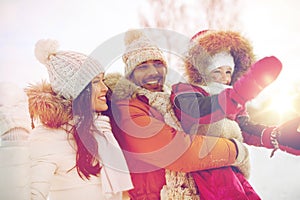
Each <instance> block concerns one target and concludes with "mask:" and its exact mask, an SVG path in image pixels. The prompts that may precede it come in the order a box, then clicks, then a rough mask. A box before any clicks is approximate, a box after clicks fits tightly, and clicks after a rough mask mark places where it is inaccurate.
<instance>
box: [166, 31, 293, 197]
mask: <svg viewBox="0 0 300 200" xmlns="http://www.w3.org/2000/svg"><path fill="white" fill-rule="evenodd" d="M253 63H254V56H253V53H252V47H251V45H250V43H249V41H248V40H247V39H245V38H244V37H242V36H241V35H240V34H239V33H237V32H232V31H203V32H199V33H198V34H196V35H195V36H194V37H193V38H192V44H191V48H190V50H189V54H188V56H187V59H186V63H185V70H186V73H187V75H188V79H189V82H190V83H191V84H182V83H179V84H177V85H175V86H173V91H172V95H171V101H172V103H173V104H174V109H175V113H176V115H177V117H178V118H179V119H180V120H181V124H182V126H183V128H184V129H185V131H186V132H190V133H194V132H198V133H199V134H206V135H214V136H218V137H219V136H221V137H226V138H231V139H235V140H239V141H244V142H247V143H248V144H255V145H257V146H262V145H264V144H260V140H261V138H260V137H259V138H258V136H260V134H261V133H262V132H263V130H264V129H265V128H267V127H266V126H262V125H254V124H251V123H250V122H249V120H248V117H247V116H245V103H246V102H247V101H249V100H251V99H253V98H254V97H255V96H256V95H257V94H258V93H259V92H260V91H261V90H262V89H263V88H264V87H266V86H267V85H269V84H270V83H271V82H272V81H274V80H275V79H276V77H277V76H278V74H279V72H280V70H281V63H280V61H279V60H277V59H276V58H275V57H266V58H263V59H262V60H260V61H258V62H256V63H255V64H253ZM252 64H253V65H252ZM251 65H252V66H251ZM248 68H250V70H248ZM231 85H232V86H231ZM228 88H230V89H228ZM232 88H233V89H234V90H232ZM242 88H243V89H242ZM208 96H211V97H212V98H211V99H209V101H210V102H208V101H207V100H205V99H206V98H207V97H208ZM214 97H215V98H217V99H216V100H215V101H214V100H213V98H214ZM221 98H223V100H222V99H221ZM241 119H243V120H241ZM234 120H236V121H238V122H240V123H239V124H238V123H237V122H236V121H234ZM242 121H243V122H242ZM246 130H247V131H252V133H251V132H250V133H251V134H252V135H250V136H249V135H248V136H246V135H245V131H246ZM266 130H267V131H269V132H270V130H274V127H270V128H269V129H266ZM242 131H244V132H243V134H242ZM255 132H256V133H255ZM257 133H258V134H257ZM267 134H269V135H270V133H266V134H265V135H267ZM254 136H255V137H254ZM298 140H299V139H298ZM262 141H266V140H264V138H262ZM269 143H270V139H269ZM265 146H266V145H265ZM193 177H194V179H195V181H196V183H197V185H198V188H199V193H200V198H201V199H232V198H234V199H260V197H259V196H258V195H257V194H256V192H255V191H254V190H253V188H252V187H251V186H250V184H249V183H248V181H247V180H246V178H248V177H249V160H247V159H246V160H245V162H244V163H242V165H239V166H238V168H236V167H224V168H220V169H215V170H207V171H202V172H195V173H193Z"/></svg>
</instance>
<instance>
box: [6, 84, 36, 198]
mask: <svg viewBox="0 0 300 200" xmlns="http://www.w3.org/2000/svg"><path fill="white" fill-rule="evenodd" d="M0 96H1V98H0V130H1V132H0V136H1V139H0V160H1V162H0V169H1V170H0V177H1V179H2V181H1V187H0V199H24V200H29V199H30V188H29V178H30V177H29V164H30V161H29V149H28V142H27V138H28V136H29V132H30V131H31V127H30V116H29V111H28V99H27V96H26V93H25V92H24V91H23V90H22V89H21V88H19V87H18V86H17V85H15V84H14V83H10V82H1V83H0Z"/></svg>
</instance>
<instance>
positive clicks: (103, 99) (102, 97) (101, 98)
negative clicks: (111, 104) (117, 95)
mask: <svg viewBox="0 0 300 200" xmlns="http://www.w3.org/2000/svg"><path fill="white" fill-rule="evenodd" d="M97 99H98V100H100V101H106V97H105V96H100V97H98V98H97Z"/></svg>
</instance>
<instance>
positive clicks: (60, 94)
mask: <svg viewBox="0 0 300 200" xmlns="http://www.w3.org/2000/svg"><path fill="white" fill-rule="evenodd" d="M35 55H36V57H37V59H38V60H39V61H40V62H41V63H42V64H44V65H45V66H46V67H47V70H48V73H49V79H50V84H48V83H46V82H42V83H41V84H36V85H31V86H29V87H28V88H27V89H26V92H27V94H28V97H29V110H30V115H31V117H32V120H33V121H34V122H36V123H37V125H36V126H35V127H34V129H33V131H32V133H31V135H30V137H29V141H30V155H31V199H47V198H48V199H50V200H65V199H78V200H79V199H80V200H81V199H91V200H92V199H95V200H96V199H97V200H99V199H122V192H123V191H127V190H129V189H131V188H132V183H131V179H130V175H129V172H128V168H127V163H126V161H125V159H124V156H123V154H122V151H121V149H120V148H119V146H118V143H117V142H116V140H115V139H114V137H113V134H112V133H111V126H110V121H109V118H108V117H107V116H104V115H102V114H101V112H103V111H105V110H107V109H108V106H107V104H106V93H107V91H108V88H107V87H106V85H105V84H104V82H103V80H104V68H102V67H101V65H100V64H99V63H98V62H96V61H95V60H94V59H92V58H90V57H88V56H86V55H84V54H81V53H77V52H72V51H58V43H57V42H56V41H54V40H40V41H38V42H37V44H36V48H35Z"/></svg>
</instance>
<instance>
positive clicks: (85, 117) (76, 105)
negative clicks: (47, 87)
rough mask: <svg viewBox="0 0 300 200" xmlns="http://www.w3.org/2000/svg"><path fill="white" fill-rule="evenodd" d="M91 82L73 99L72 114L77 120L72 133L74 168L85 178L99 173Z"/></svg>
mask: <svg viewBox="0 0 300 200" xmlns="http://www.w3.org/2000/svg"><path fill="white" fill-rule="evenodd" d="M91 91H92V85H91V83H90V84H89V85H88V86H86V88H85V89H84V90H83V91H82V92H81V93H80V94H79V96H78V97H77V98H76V99H74V101H73V115H74V116H76V117H78V122H77V123H76V126H75V127H74V129H73V131H72V134H73V136H74V139H75V141H76V144H77V148H78V149H77V152H76V168H77V172H78V174H79V175H80V177H81V178H83V177H82V175H83V176H84V177H86V178H87V179H89V178H90V176H91V175H94V176H98V175H99V173H100V169H101V167H100V164H99V160H98V159H97V155H98V143H97V141H96V139H95V137H94V133H95V132H97V128H96V127H95V125H94V123H93V120H94V117H93V116H94V111H93V110H92V105H91V104H92V100H91Z"/></svg>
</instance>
